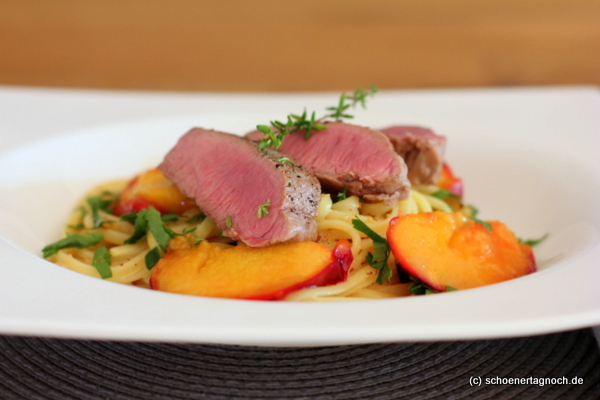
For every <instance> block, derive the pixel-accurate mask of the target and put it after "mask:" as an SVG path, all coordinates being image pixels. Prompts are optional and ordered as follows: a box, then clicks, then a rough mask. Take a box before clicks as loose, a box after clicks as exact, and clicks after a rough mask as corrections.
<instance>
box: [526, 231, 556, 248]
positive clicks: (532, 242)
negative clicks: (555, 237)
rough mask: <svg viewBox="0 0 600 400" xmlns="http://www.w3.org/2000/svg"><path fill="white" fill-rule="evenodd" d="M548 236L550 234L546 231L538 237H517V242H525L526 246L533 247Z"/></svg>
mask: <svg viewBox="0 0 600 400" xmlns="http://www.w3.org/2000/svg"><path fill="white" fill-rule="evenodd" d="M548 236H550V235H549V234H548V233H546V234H545V235H544V236H542V237H541V238H539V239H527V240H523V239H519V243H522V244H526V245H527V246H532V247H533V246H535V245H536V244H540V243H542V242H543V241H544V240H546V239H547V238H548Z"/></svg>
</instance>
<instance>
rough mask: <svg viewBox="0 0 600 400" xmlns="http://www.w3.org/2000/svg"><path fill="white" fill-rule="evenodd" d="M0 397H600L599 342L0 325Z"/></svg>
mask: <svg viewBox="0 0 600 400" xmlns="http://www.w3.org/2000/svg"><path fill="white" fill-rule="evenodd" d="M552 378H555V379H554V380H553V381H551V379H552ZM509 379H513V381H509ZM514 379H518V380H521V381H520V383H515V381H514ZM527 379H528V381H527ZM511 382H512V383H511ZM0 399H3V400H12V399H77V400H79V399H83V400H87V399H111V400H117V399H149V400H152V399H165V400H166V399H215V400H219V399H323V400H325V399H327V400H335V399H357V400H364V399H411V400H415V399H600V351H599V348H598V344H597V343H596V341H595V339H594V336H593V333H592V331H591V329H586V330H579V331H572V332H565V333H559V334H552V335H545V336H536V337H526V338H516V339H500V340H477V341H458V342H435V343H392V344H371V345H356V346H339V347H334V346H332V347H314V348H262V347H245V346H230V345H197V344H170V343H137V342H115V341H87V340H65V339H46V338H33V337H30V338H27V337H16V336H0Z"/></svg>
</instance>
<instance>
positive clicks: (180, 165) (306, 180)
mask: <svg viewBox="0 0 600 400" xmlns="http://www.w3.org/2000/svg"><path fill="white" fill-rule="evenodd" d="M282 157H283V154H281V153H278V152H275V151H270V150H267V151H260V150H258V149H257V148H256V146H255V145H254V144H252V143H251V142H249V141H247V140H245V139H243V138H240V137H238V136H234V135H230V134H227V133H222V132H216V131H212V130H205V129H200V128H195V129H192V130H191V131H189V132H188V133H186V134H185V135H184V136H182V137H181V138H180V139H179V142H178V143H177V145H176V146H175V147H174V148H173V149H172V150H171V151H170V152H169V153H168V154H167V155H166V157H165V159H164V161H163V162H162V164H161V165H160V166H159V169H160V170H161V171H162V172H163V174H164V175H165V176H166V177H167V178H168V179H170V180H171V181H172V182H173V183H174V184H175V185H176V186H177V187H178V188H179V190H181V191H182V192H183V193H184V194H185V195H186V196H189V197H192V198H194V199H195V200H196V203H197V204H198V207H199V208H200V209H201V210H202V211H203V212H205V213H206V214H207V215H208V216H210V217H211V218H212V219H213V220H214V221H215V222H216V224H217V225H218V226H219V227H220V228H222V229H223V231H224V232H225V234H226V235H227V236H229V237H231V238H233V239H235V240H241V241H242V242H244V243H246V244H247V245H248V246H251V247H263V246H268V245H271V244H274V243H281V242H288V241H304V240H316V237H317V224H316V221H315V216H316V212H317V208H318V206H319V199H320V194H321V187H320V185H319V182H318V180H317V179H316V178H315V177H314V176H313V175H312V174H310V173H309V172H308V171H306V170H305V169H304V168H302V167H301V166H295V165H292V164H290V163H287V162H286V163H281V162H279V161H278V160H279V159H280V158H282ZM261 207H262V210H263V212H260V213H259V208H261ZM264 211H267V213H265V212H264Z"/></svg>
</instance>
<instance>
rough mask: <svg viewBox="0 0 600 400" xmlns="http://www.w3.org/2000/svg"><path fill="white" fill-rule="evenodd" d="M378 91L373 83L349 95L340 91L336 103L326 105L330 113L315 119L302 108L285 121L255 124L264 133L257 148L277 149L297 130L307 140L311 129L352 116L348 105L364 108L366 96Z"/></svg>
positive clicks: (320, 128)
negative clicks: (298, 113) (366, 88)
mask: <svg viewBox="0 0 600 400" xmlns="http://www.w3.org/2000/svg"><path fill="white" fill-rule="evenodd" d="M378 91H379V89H377V87H376V86H375V85H371V87H370V89H368V90H364V89H362V88H358V89H356V90H355V91H354V93H353V94H351V95H347V94H346V93H342V95H341V96H340V100H339V101H338V105H337V106H334V107H327V108H326V110H327V111H330V113H328V114H326V115H325V116H323V117H321V118H319V119H316V117H315V112H314V111H313V112H312V113H311V115H310V117H309V116H308V114H307V112H306V110H304V112H303V113H302V115H297V114H290V115H288V116H287V121H286V122H281V121H271V125H270V126H269V125H257V126H256V129H258V130H259V131H260V132H262V133H263V134H264V135H265V137H264V138H263V139H262V140H260V141H259V142H258V148H259V149H266V148H269V147H273V148H274V149H275V150H278V149H279V147H280V146H281V144H282V143H283V138H284V137H285V136H287V135H289V134H292V133H295V132H299V131H304V138H305V139H307V140H308V139H310V136H311V135H312V132H313V131H319V130H325V129H327V127H326V126H325V125H323V124H324V123H326V122H330V121H341V120H342V119H344V118H354V116H353V115H350V114H348V113H347V111H348V109H349V108H350V107H355V106H356V105H357V104H360V105H361V106H362V107H363V108H365V106H366V100H367V97H369V96H373V95H374V94H375V93H377V92H378Z"/></svg>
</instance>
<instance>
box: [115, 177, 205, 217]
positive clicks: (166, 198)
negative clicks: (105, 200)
mask: <svg viewBox="0 0 600 400" xmlns="http://www.w3.org/2000/svg"><path fill="white" fill-rule="evenodd" d="M150 206H152V207H154V208H155V209H156V210H158V212H160V213H161V214H167V213H176V214H181V213H183V212H185V211H187V210H189V209H191V208H193V207H195V203H194V200H192V199H190V198H189V197H186V196H184V195H183V193H181V192H180V191H179V189H177V187H176V186H175V185H173V183H172V182H171V181H170V180H168V179H167V178H166V177H165V176H164V175H163V174H162V172H160V171H159V170H158V169H151V170H149V171H146V172H144V173H143V174H140V175H138V176H136V177H135V178H133V179H132V180H131V181H129V183H128V184H127V186H126V187H125V189H124V190H123V191H122V192H121V194H120V195H119V199H118V200H117V202H116V203H115V204H114V206H113V213H114V214H115V215H125V214H128V213H130V212H139V211H141V210H143V209H145V208H148V207H150Z"/></svg>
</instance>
